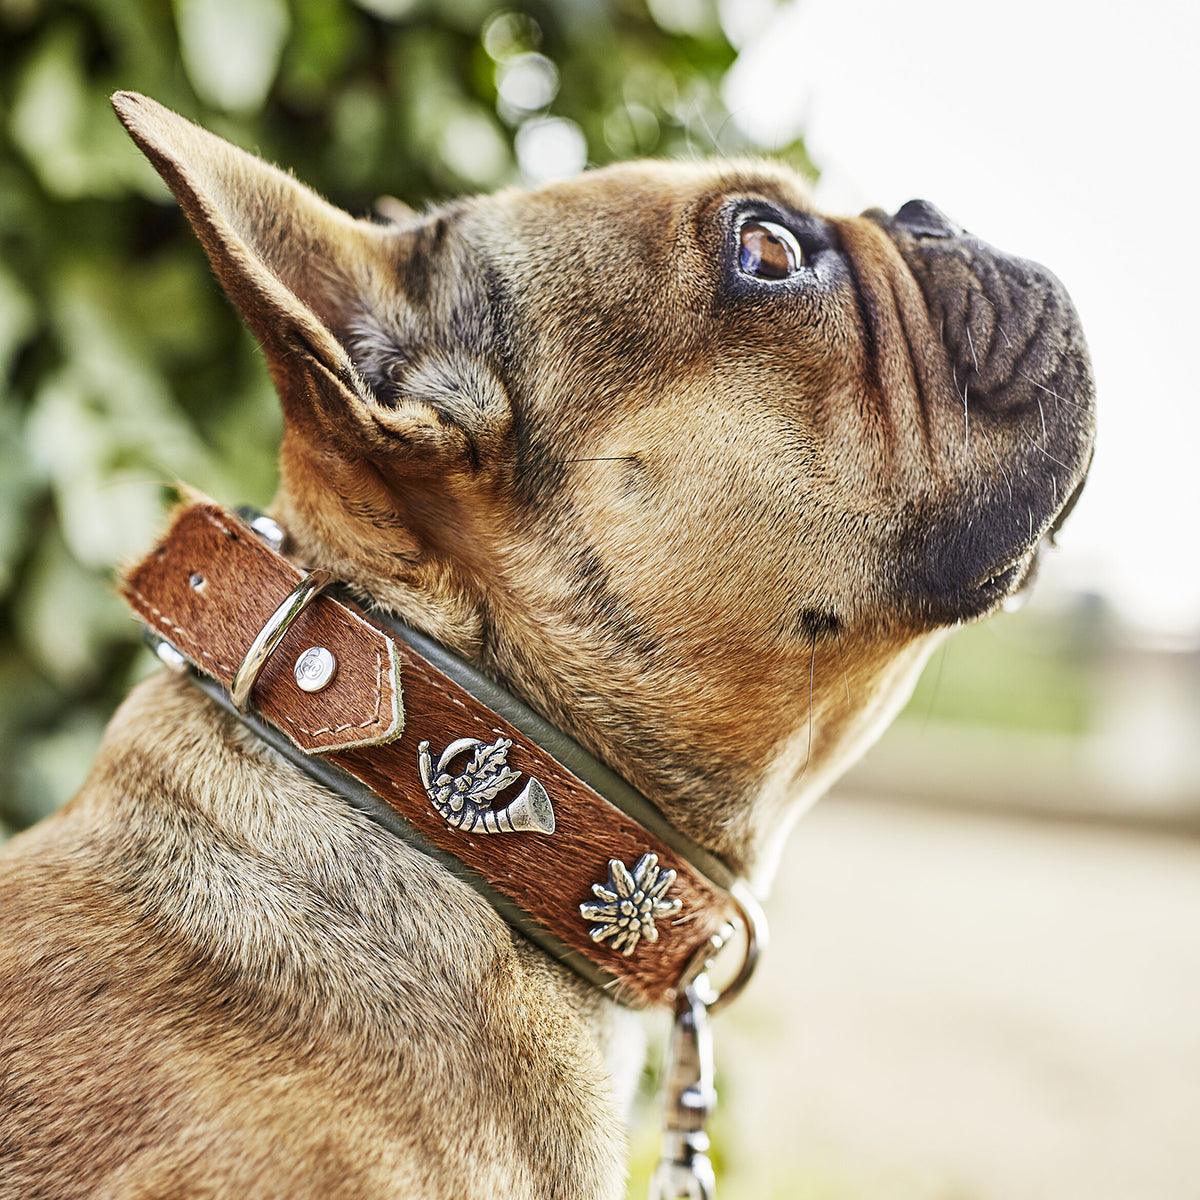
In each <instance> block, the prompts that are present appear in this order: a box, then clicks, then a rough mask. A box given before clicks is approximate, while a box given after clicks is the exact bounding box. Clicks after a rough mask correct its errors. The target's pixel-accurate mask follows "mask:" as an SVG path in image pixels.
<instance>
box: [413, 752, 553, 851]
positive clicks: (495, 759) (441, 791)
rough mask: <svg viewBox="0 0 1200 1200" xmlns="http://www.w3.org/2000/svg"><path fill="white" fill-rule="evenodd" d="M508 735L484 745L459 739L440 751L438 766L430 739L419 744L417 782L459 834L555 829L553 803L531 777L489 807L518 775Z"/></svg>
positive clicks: (519, 774) (537, 831)
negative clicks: (467, 757)
mask: <svg viewBox="0 0 1200 1200" xmlns="http://www.w3.org/2000/svg"><path fill="white" fill-rule="evenodd" d="M511 746H512V739H511V738H506V737H502V738H498V739H497V740H496V741H494V742H491V743H487V742H483V741H480V740H479V738H459V739H458V740H457V741H454V742H451V743H450V745H448V746H447V747H446V748H445V750H443V751H442V753H441V754H440V755H439V757H438V760H437V766H436V767H435V766H434V763H433V758H432V757H431V755H430V752H429V743H428V742H421V744H420V745H419V746H418V747H417V762H418V765H419V767H420V770H421V782H422V783H423V784H424V785H425V794H426V795H427V796H428V797H429V801H430V803H431V804H432V805H433V807H434V808H436V809H437V811H438V812H439V813H441V815H442V816H443V817H444V818H445V819H446V823H447V824H449V825H451V826H453V827H454V828H455V829H460V830H462V832H463V833H547V834H549V833H553V832H554V805H553V804H552V803H551V802H550V797H549V796H548V795H547V794H546V789H545V788H544V787H542V785H541V784H540V783H539V782H538V781H537V780H536V779H534V778H533V777H532V776H530V778H529V782H528V783H526V784H525V786H524V787H523V788H522V789H521V791H520V792H519V793H518V795H517V796H515V797H514V798H513V799H512V800H511V801H509V803H508V804H507V805H506V806H505V807H504V808H493V807H492V802H493V801H494V800H495V798H496V796H497V795H498V794H499V793H500V792H502V791H504V789H505V788H508V787H511V786H512V785H513V784H514V783H516V782H517V780H518V779H520V778H521V772H520V771H515V770H513V768H512V767H510V766H509V765H508V751H509V748H510V747H511ZM468 750H471V751H474V753H473V754H472V756H471V761H470V762H468V763H467V765H466V767H465V768H464V769H463V771H462V773H461V774H458V775H455V774H452V773H451V771H450V770H449V767H450V764H451V762H452V761H453V760H454V759H455V758H457V757H458V756H459V755H460V754H464V753H466V752H467V751H468Z"/></svg>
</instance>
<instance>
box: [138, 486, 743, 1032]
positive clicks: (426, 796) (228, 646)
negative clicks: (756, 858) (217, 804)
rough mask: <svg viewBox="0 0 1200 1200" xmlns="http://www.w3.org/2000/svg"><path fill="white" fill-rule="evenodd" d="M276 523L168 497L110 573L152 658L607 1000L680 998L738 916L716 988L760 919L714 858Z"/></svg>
mask: <svg viewBox="0 0 1200 1200" xmlns="http://www.w3.org/2000/svg"><path fill="white" fill-rule="evenodd" d="M284 540H285V538H284V534H283V531H282V530H281V529H280V528H279V526H278V525H277V524H276V523H275V522H274V521H273V520H271V519H270V518H269V517H265V516H263V515H262V514H258V513H255V512H253V510H245V509H243V510H239V513H238V515H236V516H235V515H234V514H232V513H230V512H227V511H226V510H224V509H223V508H221V507H220V506H219V505H217V504H215V503H212V502H210V501H197V502H193V503H189V504H187V505H185V506H184V507H182V508H181V509H180V510H178V511H177V513H176V514H175V516H174V519H173V521H172V523H171V525H170V528H169V529H168V531H167V533H166V534H165V536H164V537H163V538H162V540H161V541H159V542H158V544H157V545H156V546H155V547H154V549H153V550H152V551H151V552H150V553H149V554H148V555H147V556H146V557H145V558H144V559H142V561H141V562H139V563H137V564H136V565H135V566H134V567H132V568H131V569H130V570H129V571H128V572H126V574H125V576H124V578H123V579H122V581H121V592H122V594H123V595H124V597H125V599H126V601H127V602H128V603H129V605H130V606H131V608H132V609H133V610H134V612H135V613H136V614H137V616H138V617H139V618H140V619H141V621H142V622H143V623H144V624H145V625H146V627H147V631H148V638H149V640H150V642H151V644H152V645H153V646H154V648H155V650H156V652H157V654H158V656H159V658H160V659H162V661H163V662H164V663H166V664H167V665H168V666H170V667H171V668H173V669H174V670H176V671H179V672H180V673H183V674H186V675H187V677H188V678H189V679H191V680H192V681H193V682H194V683H195V684H196V685H197V686H198V687H200V688H201V689H202V690H203V691H204V692H206V693H207V694H208V695H209V696H210V697H212V699H213V700H215V701H216V702H217V703H218V704H219V705H220V706H221V707H223V708H225V709H226V710H228V711H229V712H231V713H233V714H234V715H236V716H237V718H238V719H239V720H240V721H242V722H243V724H245V725H246V727H247V728H249V729H250V730H252V731H253V732H254V733H255V734H257V736H258V737H260V738H261V739H262V740H263V741H264V742H266V743H267V744H268V745H270V746H271V747H273V748H274V749H275V750H276V751H278V752H279V753H280V754H282V755H283V756H284V757H285V758H287V759H289V760H290V761H291V762H292V763H294V764H295V765H296V766H297V767H299V768H300V769H301V770H303V771H304V772H305V773H307V774H308V775H310V776H311V777H312V778H314V779H315V780H317V781H318V782H319V783H321V784H323V785H324V786H326V787H328V788H329V789H331V790H332V791H334V792H336V793H338V794H339V795H341V796H342V797H343V798H344V799H345V800H346V801H347V802H348V803H349V804H351V805H353V806H354V807H355V808H356V809H359V810H360V811H362V812H363V813H365V814H366V815H367V816H368V817H370V818H371V819H372V820H374V821H376V822H377V823H378V824H380V825H382V826H383V827H384V828H386V829H387V830H389V831H390V832H391V833H393V834H395V835H397V836H399V837H400V838H402V839H404V840H405V841H407V842H409V843H411V844H413V845H415V846H417V847H418V848H419V849H421V850H422V851H424V852H425V853H426V854H429V855H430V856H431V857H433V858H435V859H437V860H438V861H439V862H441V863H442V864H443V865H444V866H445V867H446V868H447V869H448V870H449V871H450V872H451V873H453V874H454V875H455V876H457V877H458V878H460V879H462V880H464V881H465V882H466V883H468V884H469V885H470V886H471V887H473V888H474V889H475V890H476V891H477V892H479V893H480V894H481V895H482V896H484V897H485V898H486V899H487V900H488V902H489V903H490V904H492V905H493V907H494V908H495V909H496V910H497V911H498V912H499V913H500V914H501V915H502V916H503V917H504V918H505V919H506V920H507V921H508V922H509V923H510V924H511V925H513V926H514V927H515V928H516V929H517V930H519V931H520V932H521V933H522V934H523V935H525V936H526V937H527V938H529V939H530V940H531V941H533V942H535V943H536V944H537V945H539V946H541V947H542V948H543V949H544V950H545V951H546V952H547V953H549V954H550V955H551V956H552V957H553V958H555V959H557V960H558V961H560V962H562V963H564V964H565V965H567V966H569V967H571V968H572V969H573V970H575V971H576V972H577V973H578V974H579V975H581V976H582V977H583V978H585V979H587V980H588V981H589V982H591V983H593V984H595V985H597V986H599V987H601V988H603V989H604V991H605V992H606V994H608V995H609V996H611V997H612V998H614V999H615V1000H617V1001H619V1002H621V1003H624V1004H628V1005H631V1006H634V1007H644V1006H647V1005H656V1004H673V1005H675V1006H676V1008H677V1009H679V1006H680V1005H681V1004H683V1005H685V1006H686V1005H693V1004H694V1003H695V1001H696V996H697V994H698V993H697V987H698V986H700V985H699V984H697V980H698V979H700V978H701V976H702V973H703V972H705V970H706V968H707V966H708V964H709V962H710V961H711V960H712V959H713V958H714V957H715V956H716V955H717V953H718V952H719V951H720V950H721V949H722V948H723V947H724V946H725V945H726V944H727V943H728V942H730V941H731V940H732V939H733V935H734V932H735V930H736V929H737V927H740V928H741V930H742V931H743V942H744V951H743V956H742V959H741V961H740V965H739V966H738V967H737V968H736V970H735V971H734V972H733V974H732V977H731V978H730V979H729V981H728V983H727V984H726V985H725V986H724V987H723V988H721V989H720V990H719V991H711V990H710V991H709V992H708V993H707V994H706V995H705V996H704V1001H705V1004H706V1007H707V1008H709V1009H712V1008H715V1007H717V1006H719V1005H721V1004H723V1003H726V1002H727V1001H728V1000H730V999H732V998H733V996H734V995H735V994H736V993H737V992H738V991H740V989H741V988H742V987H743V986H744V985H745V983H746V982H747V980H748V979H749V976H750V973H751V971H752V970H753V967H754V965H755V962H756V960H757V957H758V954H759V951H760V949H761V947H762V945H763V943H764V940H765V931H766V925H765V921H764V919H763V917H762V914H761V911H760V910H759V908H758V906H757V904H756V902H755V901H754V900H753V898H752V896H751V895H750V893H749V891H748V890H747V889H746V887H745V886H744V885H743V884H742V883H741V882H739V881H738V880H737V879H736V878H735V877H734V875H733V873H732V872H731V871H730V870H729V868H728V867H727V866H726V865H725V864H724V863H723V862H721V860H720V859H719V858H717V857H716V856H714V855H713V854H712V853H710V852H709V851H707V850H705V849H704V848H703V847H702V846H699V845H697V844H696V843H695V842H693V841H692V840H691V839H690V838H688V837H686V836H685V835H684V834H682V833H681V832H680V831H679V830H677V829H675V828H674V827H673V826H672V825H671V824H670V823H669V822H668V821H667V820H666V818H665V817H664V816H663V815H662V813H661V812H659V810H658V809H657V808H655V807H654V805H653V804H651V803H650V801H648V800H647V799H646V798H645V797H644V796H642V795H640V794H639V793H638V792H636V791H635V790H634V789H633V788H632V787H630V786H629V784H627V783H626V782H625V781H624V780H622V779H621V778H620V777H618V776H617V775H616V774H614V773H613V772H612V771H611V770H610V769H609V768H607V767H606V766H604V765H603V764H602V763H601V762H599V761H598V760H597V759H595V758H593V757H592V756H591V755H590V754H588V753H587V751H585V750H584V749H583V748H582V747H581V746H579V745H578V744H577V743H576V742H574V741H573V740H572V739H571V738H569V737H567V735H565V734H564V733H563V732H562V731H561V730H559V729H557V728H555V727H554V726H553V725H551V724H550V723H549V722H547V721H545V720H544V719H543V718H542V717H540V716H538V714H536V713H535V712H533V710H532V709H530V708H529V707H527V706H526V705H525V704H523V703H522V702H521V701H519V700H518V699H516V698H515V697H514V696H512V695H510V694H509V693H508V692H506V691H505V690H504V689H503V688H501V687H499V686H498V685H497V684H496V683H495V682H494V681H492V680H490V679H488V678H487V677H486V676H484V675H482V674H481V673H480V672H479V671H477V670H475V669H474V668H473V667H472V666H471V665H470V664H468V663H466V662H464V661H463V660H462V659H460V658H459V657H458V656H457V655H455V654H453V653H451V652H450V651H449V650H447V649H446V648H445V647H443V646H441V645H439V644H438V643H436V642H434V641H432V640H431V639H429V638H428V637H426V636H424V635H423V634H421V633H419V632H418V631H417V630H414V629H411V628H409V627H408V626H406V625H404V624H402V623H400V622H398V621H395V620H394V619H392V618H390V617H386V616H383V615H382V614H380V613H378V612H373V611H367V610H365V609H364V608H362V607H360V606H359V605H357V604H356V603H355V602H354V601H353V600H352V599H351V598H350V595H349V593H348V590H347V589H345V588H344V587H342V586H340V585H338V584H337V583H336V582H335V581H334V580H333V579H332V578H331V577H330V576H329V575H328V574H327V573H325V572H320V571H312V572H304V571H302V570H300V569H299V568H298V567H296V566H295V565H294V564H293V563H292V562H291V561H289V560H288V559H287V558H285V557H284V556H283V554H282V550H283V549H284ZM703 978H704V979H705V980H707V975H704V976H703Z"/></svg>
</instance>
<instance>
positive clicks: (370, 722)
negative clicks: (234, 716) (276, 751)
mask: <svg viewBox="0 0 1200 1200" xmlns="http://www.w3.org/2000/svg"><path fill="white" fill-rule="evenodd" d="M200 515H201V516H202V517H203V518H204V520H206V521H207V522H208V523H209V524H210V525H212V526H213V527H214V528H216V529H219V530H220V531H221V533H223V534H225V535H226V536H227V537H232V538H235V539H236V538H237V537H238V534H237V533H236V532H235V531H234V530H232V529H230V528H229V526H228V525H226V524H225V522H224V521H222V520H221V519H220V518H219V517H217V516H216V515H214V514H213V513H212V512H210V511H209V510H208V509H207V508H201V509H200ZM125 582H126V586H127V587H128V589H129V592H130V594H131V595H132V596H134V597H136V599H137V600H138V601H139V603H140V604H141V605H142V606H143V607H144V608H145V609H148V610H149V611H150V612H151V613H153V615H154V616H155V617H156V618H157V619H158V620H159V621H160V622H161V623H162V624H163V625H165V626H166V627H167V628H168V629H169V630H171V632H172V634H174V635H175V637H176V639H177V640H178V641H180V642H182V643H183V645H182V647H181V649H184V650H187V651H189V652H190V653H192V654H198V655H199V656H200V657H201V658H204V659H207V660H208V661H209V662H210V663H212V664H213V665H214V666H215V667H216V668H217V669H218V670H221V671H224V672H226V673H227V674H233V672H234V671H236V670H237V668H236V667H232V666H230V665H229V664H228V663H227V662H225V661H223V660H222V659H220V658H218V657H217V656H216V655H215V654H210V653H209V652H208V651H207V650H205V649H204V648H203V647H202V646H201V645H200V644H199V642H198V641H197V639H196V636H195V634H193V633H191V632H189V631H188V630H187V629H185V628H184V627H183V626H182V625H179V624H178V623H177V622H175V621H172V620H171V618H170V617H168V616H167V614H166V613H164V612H163V611H162V609H160V608H159V607H158V606H157V605H156V604H154V603H153V602H152V601H151V600H150V598H149V597H148V596H146V595H145V594H144V593H143V592H142V591H140V590H139V589H138V588H137V587H135V586H134V585H133V583H131V582H130V581H129V580H128V579H127V580H126V581H125ZM334 603H336V601H334ZM338 607H339V608H340V609H342V611H343V612H344V613H345V614H346V615H347V616H348V617H350V618H351V619H353V620H354V621H356V622H357V623H358V624H360V625H363V626H365V627H366V629H367V630H368V632H369V633H370V634H371V635H372V636H375V635H379V636H383V635H380V634H379V631H378V630H377V629H375V627H374V626H373V625H370V624H368V622H366V621H364V620H363V619H362V617H360V616H359V615H358V614H357V613H356V612H352V611H351V610H350V609H348V608H344V607H343V606H342V605H338ZM384 673H385V666H384V658H383V655H382V654H381V653H380V652H379V651H378V650H376V651H375V708H374V711H373V713H372V715H371V716H370V717H368V718H367V719H366V720H364V721H360V722H354V721H349V722H347V723H346V724H344V725H336V726H322V727H321V728H319V729H307V728H305V726H303V725H300V724H299V723H298V722H296V721H295V720H293V719H292V718H290V717H288V716H287V714H286V713H280V715H279V718H278V723H279V724H280V725H281V726H282V727H286V728H287V729H289V730H293V731H295V732H296V733H299V734H303V735H304V736H305V737H321V736H324V735H329V734H336V733H346V732H347V731H348V730H351V729H370V728H372V727H373V726H375V725H379V724H381V723H382V721H383V719H384V714H383V681H384Z"/></svg>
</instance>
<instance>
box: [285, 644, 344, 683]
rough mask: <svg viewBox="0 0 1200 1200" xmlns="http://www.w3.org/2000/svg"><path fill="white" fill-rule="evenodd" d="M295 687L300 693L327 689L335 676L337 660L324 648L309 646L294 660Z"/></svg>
mask: <svg viewBox="0 0 1200 1200" xmlns="http://www.w3.org/2000/svg"><path fill="white" fill-rule="evenodd" d="M294 674H295V676H296V686H297V687H298V688H299V689H300V690H301V691H302V692H319V691H321V690H322V689H324V688H327V687H328V686H329V685H330V684H331V683H332V682H333V677H334V675H336V674H337V659H336V658H334V657H333V654H332V653H331V652H330V651H328V650H326V649H325V647H324V646H309V648H308V649H307V650H305V652H304V653H303V654H302V655H300V657H299V658H298V659H296V669H295V672H294Z"/></svg>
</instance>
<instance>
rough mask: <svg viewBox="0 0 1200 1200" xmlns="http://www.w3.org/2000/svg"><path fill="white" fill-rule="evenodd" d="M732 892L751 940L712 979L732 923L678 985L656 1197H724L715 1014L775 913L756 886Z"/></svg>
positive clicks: (738, 987)
mask: <svg viewBox="0 0 1200 1200" xmlns="http://www.w3.org/2000/svg"><path fill="white" fill-rule="evenodd" d="M730 895H731V897H732V898H733V902H734V905H735V907H736V908H737V913H738V918H739V921H740V924H741V927H742V932H743V935H744V938H745V945H744V947H743V952H742V956H741V961H740V963H739V965H738V968H737V970H736V971H735V972H734V973H733V976H732V978H730V979H728V980H727V981H725V982H724V983H723V984H721V985H720V986H718V987H714V986H713V984H712V982H711V981H710V979H709V975H708V968H709V966H710V965H711V964H712V962H713V960H714V959H715V958H716V957H717V956H718V955H719V954H720V953H721V951H722V950H723V949H724V948H725V947H726V946H727V945H729V943H730V941H731V940H732V939H733V936H734V933H735V929H734V927H733V925H726V926H725V927H724V928H722V929H721V930H720V932H718V933H715V934H714V935H713V936H712V937H711V938H710V939H709V940H708V942H706V943H705V944H704V945H703V946H702V947H701V948H700V949H699V950H698V951H697V952H696V955H695V957H694V958H693V959H692V961H691V962H690V963H689V964H688V967H687V969H686V970H685V971H684V973H683V978H682V979H681V980H680V981H679V986H678V989H677V991H676V997H675V1023H674V1025H673V1026H672V1027H671V1039H670V1042H669V1043H668V1045H667V1058H666V1063H665V1065H664V1068H663V1082H662V1091H663V1096H664V1108H663V1129H662V1150H661V1153H660V1155H659V1160H658V1166H657V1167H656V1168H655V1171H654V1176H653V1178H652V1179H651V1180H650V1200H716V1194H717V1181H716V1177H715V1175H714V1173H713V1166H712V1160H711V1159H710V1158H709V1157H708V1150H709V1144H710V1143H709V1138H708V1133H707V1131H706V1130H705V1126H706V1125H707V1123H708V1118H709V1117H710V1116H711V1115H712V1111H713V1109H714V1108H715V1107H716V1104H717V1089H716V1084H715V1082H714V1077H713V1041H712V1030H711V1028H710V1027H709V1017H710V1015H711V1014H713V1013H715V1012H717V1011H718V1010H719V1009H722V1008H724V1007H725V1005H726V1004H728V1003H729V1002H730V1001H731V1000H733V999H734V998H735V997H736V996H738V995H739V994H740V993H741V992H742V989H743V988H745V986H746V984H747V983H749V982H750V977H751V976H752V975H753V974H754V968H755V967H756V966H757V965H758V962H759V959H760V958H761V956H762V952H763V951H764V950H765V949H766V945H767V918H766V916H765V915H764V914H763V911H762V909H761V908H760V907H759V905H758V901H757V900H755V898H754V896H753V895H752V894H751V892H750V890H749V889H748V888H747V887H746V886H745V884H743V883H740V882H738V883H735V884H733V886H732V887H731V888H730Z"/></svg>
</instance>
